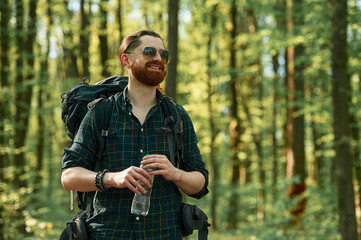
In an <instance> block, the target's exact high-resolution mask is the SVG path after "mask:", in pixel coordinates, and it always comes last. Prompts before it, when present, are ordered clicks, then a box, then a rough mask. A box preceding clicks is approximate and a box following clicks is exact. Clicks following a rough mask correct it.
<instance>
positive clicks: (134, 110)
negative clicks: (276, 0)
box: [61, 30, 208, 240]
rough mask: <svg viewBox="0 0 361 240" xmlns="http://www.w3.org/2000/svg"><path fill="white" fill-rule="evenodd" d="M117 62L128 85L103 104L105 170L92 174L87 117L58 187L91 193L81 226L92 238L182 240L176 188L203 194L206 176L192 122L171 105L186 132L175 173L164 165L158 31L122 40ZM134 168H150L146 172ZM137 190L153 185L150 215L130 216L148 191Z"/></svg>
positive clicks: (162, 58) (163, 58)
mask: <svg viewBox="0 0 361 240" xmlns="http://www.w3.org/2000/svg"><path fill="white" fill-rule="evenodd" d="M119 58H120V61H121V62H122V64H123V66H124V68H125V69H126V71H127V73H128V77H129V82H128V86H127V87H126V88H125V89H124V91H123V92H119V93H117V94H115V95H114V96H112V97H110V98H109V99H108V100H107V106H108V111H111V114H110V121H109V129H112V130H113V132H114V133H115V136H114V137H112V138H109V139H108V140H107V143H106V146H105V151H104V154H103V166H104V169H103V170H102V171H100V172H94V171H92V166H93V165H94V163H93V161H94V158H95V154H96V153H95V150H94V149H95V146H94V144H95V143H94V142H95V141H94V134H93V130H92V121H93V119H92V114H90V112H88V114H87V115H86V116H85V118H84V119H83V122H82V124H81V126H80V128H79V131H78V133H77V136H76V137H75V139H74V143H73V145H72V146H71V148H70V149H65V150H64V154H63V167H62V169H63V172H62V176H61V181H62V184H63V187H64V188H65V189H67V190H73V191H80V192H91V191H96V194H95V197H94V201H93V208H94V212H93V213H92V215H91V216H88V218H87V220H86V226H87V229H88V232H89V235H90V239H127V240H129V239H182V233H181V213H180V209H181V206H182V195H181V192H180V190H181V191H183V192H184V193H185V194H187V195H189V196H191V197H195V198H201V197H203V196H204V195H206V194H207V193H208V189H207V186H208V171H207V170H206V168H205V164H204V162H203V160H202V156H201V154H200V151H199V148H198V146H197V136H196V134H195V131H194V128H193V124H192V121H191V119H190V117H189V115H188V114H187V112H186V111H185V110H184V108H183V107H181V106H180V105H177V106H176V107H177V108H178V110H179V113H180V117H181V119H182V121H183V131H184V133H183V138H182V140H183V160H182V165H181V167H182V168H181V169H179V168H176V167H175V166H173V165H172V163H171V162H170V161H169V156H170V153H169V147H168V142H167V137H166V136H164V135H159V134H157V133H156V129H159V128H160V127H162V124H163V121H164V119H165V114H164V111H163V110H162V107H161V103H162V101H165V97H164V96H163V95H162V94H161V93H160V91H159V90H158V89H157V85H159V84H160V83H161V82H162V81H163V80H164V78H165V76H166V73H167V70H166V69H167V64H168V62H169V59H170V56H169V53H168V51H166V50H165V46H164V43H163V40H162V38H161V37H160V35H159V34H158V33H156V32H154V31H150V30H141V31H138V32H135V33H133V34H130V35H129V36H127V37H126V38H125V39H124V40H123V42H122V44H121V46H120V48H119ZM140 165H143V166H145V168H146V169H147V168H151V169H155V170H154V171H151V172H148V171H147V170H146V169H144V168H141V167H140ZM152 176H155V178H154V181H153V186H152V181H151V179H152ZM99 182H100V183H101V185H100V186H99ZM142 185H143V186H146V187H147V188H150V187H151V186H152V192H151V199H150V209H149V213H148V215H146V216H142V215H133V214H132V213H131V205H132V199H133V197H134V194H137V195H140V194H142V193H143V194H144V193H146V188H145V187H143V186H142ZM99 188H100V189H99Z"/></svg>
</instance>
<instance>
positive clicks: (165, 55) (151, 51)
mask: <svg viewBox="0 0 361 240" xmlns="http://www.w3.org/2000/svg"><path fill="white" fill-rule="evenodd" d="M141 52H142V53H143V55H145V56H151V57H152V58H153V57H155V55H157V49H155V48H154V47H145V48H143V50H142V51H141ZM158 52H159V55H160V57H161V58H162V59H163V60H164V61H165V62H166V63H167V64H168V63H169V61H170V56H169V52H168V51H167V50H163V49H159V51H158ZM125 53H127V54H131V53H128V52H125Z"/></svg>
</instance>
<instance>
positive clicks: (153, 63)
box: [129, 36, 167, 86]
mask: <svg viewBox="0 0 361 240" xmlns="http://www.w3.org/2000/svg"><path fill="white" fill-rule="evenodd" d="M140 40H141V41H142V44H141V45H140V46H139V47H137V48H136V49H134V50H133V51H132V53H133V54H132V57H131V60H130V66H129V68H130V71H131V73H132V74H133V76H134V77H135V78H136V79H137V80H138V81H139V82H141V83H143V84H145V85H149V86H157V85H158V84H160V83H161V82H162V81H163V80H164V78H165V76H166V75H167V69H166V62H165V61H164V60H163V59H162V58H161V57H160V55H159V52H158V51H159V50H160V49H164V45H163V42H162V40H161V39H159V38H156V37H152V36H143V37H141V38H140ZM144 47H154V48H155V49H156V50H157V54H156V55H155V56H154V57H151V56H149V55H143V53H142V50H143V49H144Z"/></svg>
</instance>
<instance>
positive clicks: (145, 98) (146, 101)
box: [127, 79, 157, 108]
mask: <svg viewBox="0 0 361 240" xmlns="http://www.w3.org/2000/svg"><path fill="white" fill-rule="evenodd" d="M127 97H128V98H129V100H130V102H131V103H132V106H133V107H137V108H150V107H153V106H154V105H156V104H157V101H156V87H153V86H147V85H144V84H142V83H140V82H139V81H138V80H137V79H131V80H129V84H128V92H127Z"/></svg>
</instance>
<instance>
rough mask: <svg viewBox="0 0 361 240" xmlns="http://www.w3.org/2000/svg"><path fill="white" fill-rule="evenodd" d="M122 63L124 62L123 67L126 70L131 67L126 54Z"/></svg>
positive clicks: (122, 58) (123, 55)
mask: <svg viewBox="0 0 361 240" xmlns="http://www.w3.org/2000/svg"><path fill="white" fill-rule="evenodd" d="M121 61H122V64H123V66H124V67H125V68H126V67H128V66H129V61H128V56H127V54H125V53H123V54H122V57H121Z"/></svg>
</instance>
